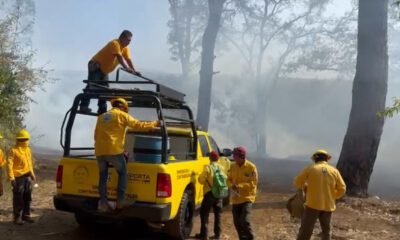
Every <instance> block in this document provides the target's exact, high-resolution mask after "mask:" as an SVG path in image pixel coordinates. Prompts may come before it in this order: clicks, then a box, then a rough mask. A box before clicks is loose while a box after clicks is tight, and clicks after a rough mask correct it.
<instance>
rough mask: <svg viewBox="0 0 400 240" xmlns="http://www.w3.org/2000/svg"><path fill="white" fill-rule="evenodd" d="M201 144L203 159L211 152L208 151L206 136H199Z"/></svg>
mask: <svg viewBox="0 0 400 240" xmlns="http://www.w3.org/2000/svg"><path fill="white" fill-rule="evenodd" d="M199 144H200V149H201V154H202V155H203V157H206V156H207V154H208V153H209V152H210V150H209V149H208V143H207V139H206V137H205V136H202V135H201V136H199Z"/></svg>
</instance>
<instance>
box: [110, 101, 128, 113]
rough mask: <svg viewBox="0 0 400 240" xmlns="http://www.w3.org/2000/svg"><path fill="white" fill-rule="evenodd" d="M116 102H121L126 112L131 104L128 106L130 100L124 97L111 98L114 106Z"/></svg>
mask: <svg viewBox="0 0 400 240" xmlns="http://www.w3.org/2000/svg"><path fill="white" fill-rule="evenodd" d="M116 103H121V104H122V106H123V107H124V110H125V112H128V108H129V106H128V102H127V101H126V100H125V99H123V98H114V99H112V100H111V105H112V106H114V104H116Z"/></svg>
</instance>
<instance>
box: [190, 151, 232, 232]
mask: <svg viewBox="0 0 400 240" xmlns="http://www.w3.org/2000/svg"><path fill="white" fill-rule="evenodd" d="M209 158H210V164H209V165H207V166H206V167H205V168H204V171H203V172H202V173H201V174H200V176H199V182H200V183H201V184H203V185H204V198H203V202H202V203H201V207H200V220H201V227H200V233H199V234H196V238H199V239H209V238H208V216H209V214H210V210H211V208H213V211H214V236H213V237H212V239H219V238H220V236H221V213H222V199H223V198H224V197H227V196H228V185H227V176H226V175H225V174H224V170H223V168H222V166H221V165H219V164H218V159H219V154H218V153H217V152H216V151H211V152H210V154H209Z"/></svg>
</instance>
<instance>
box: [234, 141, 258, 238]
mask: <svg viewBox="0 0 400 240" xmlns="http://www.w3.org/2000/svg"><path fill="white" fill-rule="evenodd" d="M233 159H234V160H235V164H233V165H232V166H231V169H230V172H229V176H228V183H229V185H230V186H231V203H232V214H233V223H234V224H235V228H236V231H237V233H238V236H239V239H254V234H253V230H252V228H251V224H250V212H251V208H252V204H253V203H254V201H255V200H256V194H257V184H258V173H257V168H256V166H255V165H254V164H253V163H251V162H250V161H249V160H247V159H246V149H245V148H244V147H236V148H234V149H233Z"/></svg>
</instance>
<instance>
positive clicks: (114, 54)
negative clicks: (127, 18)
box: [80, 30, 141, 114]
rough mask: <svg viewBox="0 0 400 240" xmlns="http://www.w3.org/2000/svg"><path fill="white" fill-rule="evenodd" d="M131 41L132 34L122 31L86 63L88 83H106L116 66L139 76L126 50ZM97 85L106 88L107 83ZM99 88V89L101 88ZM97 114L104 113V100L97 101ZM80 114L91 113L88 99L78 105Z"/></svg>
mask: <svg viewBox="0 0 400 240" xmlns="http://www.w3.org/2000/svg"><path fill="white" fill-rule="evenodd" d="M131 40H132V33H131V32H130V31H128V30H124V31H122V33H121V34H120V36H119V38H118V39H114V40H112V41H110V42H109V43H107V45H106V46H104V47H103V48H102V49H101V50H100V51H99V52H98V53H96V55H94V56H93V58H92V59H91V60H90V61H89V63H88V72H89V74H88V81H90V80H93V81H108V80H109V79H108V74H109V73H111V72H112V71H114V70H115V68H116V67H117V66H118V64H120V65H122V67H123V68H124V69H125V70H126V71H128V72H130V73H133V74H136V75H138V76H141V74H140V72H139V71H137V70H136V68H135V67H134V66H133V63H132V60H131V53H130V50H129V48H128V45H129V43H130V42H131ZM96 84H97V85H101V86H105V87H108V83H107V82H104V83H96ZM96 84H90V83H88V85H87V86H86V88H89V87H91V86H92V85H93V86H95V85H96ZM101 86H100V87H101ZM98 107H99V109H98V113H99V114H101V113H104V112H106V111H107V104H106V101H105V100H99V102H98ZM80 111H81V112H91V109H90V108H89V99H83V100H82V101H81V105H80Z"/></svg>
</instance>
